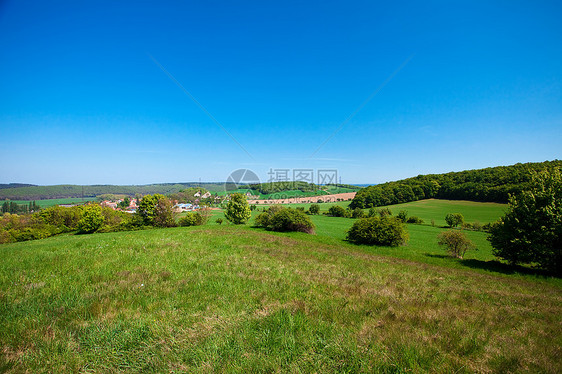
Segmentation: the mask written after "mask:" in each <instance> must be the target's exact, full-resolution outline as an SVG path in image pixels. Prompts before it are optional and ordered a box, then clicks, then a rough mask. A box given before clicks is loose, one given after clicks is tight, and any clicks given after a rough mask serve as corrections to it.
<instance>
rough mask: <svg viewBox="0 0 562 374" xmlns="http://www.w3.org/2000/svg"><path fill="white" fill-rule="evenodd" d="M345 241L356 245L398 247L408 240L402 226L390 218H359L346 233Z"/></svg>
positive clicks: (396, 220)
mask: <svg viewBox="0 0 562 374" xmlns="http://www.w3.org/2000/svg"><path fill="white" fill-rule="evenodd" d="M347 240H349V241H350V242H353V243H357V244H369V245H384V246H392V247H395V246H399V245H402V244H405V243H406V242H407V240H408V233H407V232H406V230H405V228H404V224H403V223H402V222H400V221H399V220H398V219H396V218H391V217H386V216H385V217H369V218H361V219H359V220H357V221H355V223H354V224H353V226H352V227H351V228H350V229H349V231H348V232H347Z"/></svg>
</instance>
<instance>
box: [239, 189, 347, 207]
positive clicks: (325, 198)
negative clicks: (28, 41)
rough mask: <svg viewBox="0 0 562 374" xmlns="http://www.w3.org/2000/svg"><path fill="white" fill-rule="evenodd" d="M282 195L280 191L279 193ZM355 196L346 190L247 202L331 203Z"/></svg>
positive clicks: (260, 203)
mask: <svg viewBox="0 0 562 374" xmlns="http://www.w3.org/2000/svg"><path fill="white" fill-rule="evenodd" d="M279 195H282V193H279ZM354 197H355V192H346V193H337V194H333V195H321V196H308V197H287V198H282V197H281V198H279V199H272V200H248V203H249V204H258V205H263V204H267V205H272V204H298V203H309V204H310V203H318V202H320V201H321V202H324V203H333V202H336V201H338V199H340V201H341V200H344V201H346V200H351V199H353V198H354Z"/></svg>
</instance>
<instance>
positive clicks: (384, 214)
mask: <svg viewBox="0 0 562 374" xmlns="http://www.w3.org/2000/svg"><path fill="white" fill-rule="evenodd" d="M377 213H378V214H379V216H380V217H390V216H391V215H392V211H391V210H390V209H388V208H382V209H379V210H378V211H377Z"/></svg>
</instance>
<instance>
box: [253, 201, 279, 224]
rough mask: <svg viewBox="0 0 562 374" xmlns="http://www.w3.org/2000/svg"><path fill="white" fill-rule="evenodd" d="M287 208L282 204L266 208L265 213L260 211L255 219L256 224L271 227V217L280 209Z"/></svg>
mask: <svg viewBox="0 0 562 374" xmlns="http://www.w3.org/2000/svg"><path fill="white" fill-rule="evenodd" d="M282 209H285V208H283V207H282V206H281V205H272V206H270V207H269V209H267V210H265V211H264V212H263V213H260V214H259V215H258V216H257V217H256V220H255V225H256V226H258V227H265V228H267V227H269V225H270V223H271V218H272V217H273V215H274V214H275V213H277V212H279V211H280V210H282Z"/></svg>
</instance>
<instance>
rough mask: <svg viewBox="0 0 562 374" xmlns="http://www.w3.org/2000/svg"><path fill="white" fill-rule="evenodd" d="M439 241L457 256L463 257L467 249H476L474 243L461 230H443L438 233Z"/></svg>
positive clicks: (452, 254)
mask: <svg viewBox="0 0 562 374" xmlns="http://www.w3.org/2000/svg"><path fill="white" fill-rule="evenodd" d="M437 239H438V243H439V245H441V246H444V247H445V249H446V250H447V252H449V253H450V254H451V256H454V257H456V258H463V256H464V254H465V253H466V251H468V250H471V249H474V250H476V247H475V246H474V244H473V243H472V242H471V241H470V239H468V238H467V237H466V235H465V234H464V232H462V231H459V230H448V231H443V232H442V233H440V234H439V235H437Z"/></svg>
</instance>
